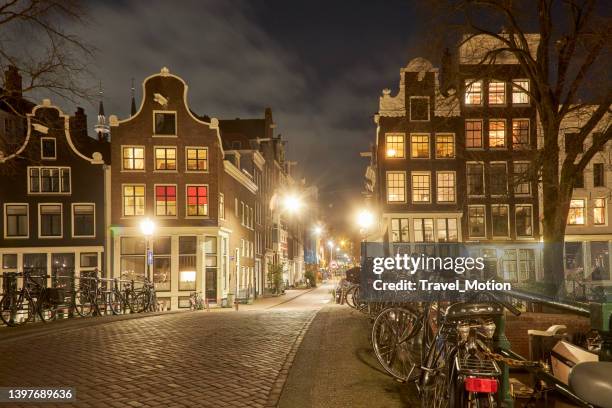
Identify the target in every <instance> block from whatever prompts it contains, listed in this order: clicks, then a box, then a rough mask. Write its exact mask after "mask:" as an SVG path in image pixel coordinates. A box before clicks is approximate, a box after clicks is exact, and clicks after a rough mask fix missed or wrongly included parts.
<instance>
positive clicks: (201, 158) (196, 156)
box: [187, 147, 208, 171]
mask: <svg viewBox="0 0 612 408" xmlns="http://www.w3.org/2000/svg"><path fill="white" fill-rule="evenodd" d="M187 170H189V171H208V149H207V148H205V147H188V148H187Z"/></svg>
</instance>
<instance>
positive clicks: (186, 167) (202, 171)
mask: <svg viewBox="0 0 612 408" xmlns="http://www.w3.org/2000/svg"><path fill="white" fill-rule="evenodd" d="M189 149H199V150H206V170H189V168H188V166H189V159H188V156H187V150H189ZM209 153H210V152H209V151H208V147H207V146H185V173H204V174H205V173H209V172H210V160H209V159H210V156H209ZM176 164H177V166H176V168H177V170H178V158H177V163H176Z"/></svg>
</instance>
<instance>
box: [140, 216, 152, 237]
mask: <svg viewBox="0 0 612 408" xmlns="http://www.w3.org/2000/svg"><path fill="white" fill-rule="evenodd" d="M140 231H141V232H142V233H143V234H144V235H146V236H151V235H153V232H154V231H155V223H154V222H153V221H152V220H151V219H149V218H145V219H144V220H142V222H141V223H140Z"/></svg>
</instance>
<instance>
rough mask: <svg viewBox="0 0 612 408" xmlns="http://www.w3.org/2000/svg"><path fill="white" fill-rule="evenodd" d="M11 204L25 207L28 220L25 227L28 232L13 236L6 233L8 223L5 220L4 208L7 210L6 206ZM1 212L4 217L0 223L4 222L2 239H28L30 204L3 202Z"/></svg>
mask: <svg viewBox="0 0 612 408" xmlns="http://www.w3.org/2000/svg"><path fill="white" fill-rule="evenodd" d="M11 206H25V207H26V218H27V221H28V228H27V231H28V233H27V234H26V235H24V236H18V237H13V236H9V235H8V234H7V232H8V223H7V222H6V219H7V212H6V210H7V207H11ZM2 214H3V216H4V219H3V220H2V223H3V224H4V239H29V238H30V204H28V203H4V212H3V213H2Z"/></svg>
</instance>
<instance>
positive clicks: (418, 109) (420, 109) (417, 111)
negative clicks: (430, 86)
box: [410, 96, 429, 121]
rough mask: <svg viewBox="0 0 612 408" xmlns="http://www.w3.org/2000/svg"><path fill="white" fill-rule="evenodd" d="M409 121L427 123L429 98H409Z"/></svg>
mask: <svg viewBox="0 0 612 408" xmlns="http://www.w3.org/2000/svg"><path fill="white" fill-rule="evenodd" d="M410 120H411V121H428V120H429V97H427V96H411V97H410Z"/></svg>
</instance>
